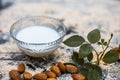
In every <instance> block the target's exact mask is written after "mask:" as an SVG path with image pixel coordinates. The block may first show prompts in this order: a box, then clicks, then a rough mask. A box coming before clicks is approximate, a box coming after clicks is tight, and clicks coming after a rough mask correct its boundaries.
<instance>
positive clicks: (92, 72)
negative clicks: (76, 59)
mask: <svg viewBox="0 0 120 80" xmlns="http://www.w3.org/2000/svg"><path fill="white" fill-rule="evenodd" d="M80 71H81V74H83V75H85V77H86V78H87V79H86V80H100V78H101V76H102V70H101V68H100V67H99V66H97V65H93V64H91V63H85V64H84V65H83V66H82V68H81V69H80ZM90 76H91V77H90Z"/></svg>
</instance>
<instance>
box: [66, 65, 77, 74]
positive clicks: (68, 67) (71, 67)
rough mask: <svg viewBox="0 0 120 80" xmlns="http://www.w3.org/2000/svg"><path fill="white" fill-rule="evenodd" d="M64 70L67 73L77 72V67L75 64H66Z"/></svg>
mask: <svg viewBox="0 0 120 80" xmlns="http://www.w3.org/2000/svg"><path fill="white" fill-rule="evenodd" d="M66 71H67V72H69V73H77V72H78V68H77V67H76V66H73V65H66Z"/></svg>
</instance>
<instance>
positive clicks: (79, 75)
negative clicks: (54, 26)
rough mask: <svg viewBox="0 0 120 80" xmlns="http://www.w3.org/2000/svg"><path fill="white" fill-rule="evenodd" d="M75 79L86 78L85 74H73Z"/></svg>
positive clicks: (82, 79) (83, 79)
mask: <svg viewBox="0 0 120 80" xmlns="http://www.w3.org/2000/svg"><path fill="white" fill-rule="evenodd" d="M72 78H73V80H85V76H84V75H82V74H72Z"/></svg>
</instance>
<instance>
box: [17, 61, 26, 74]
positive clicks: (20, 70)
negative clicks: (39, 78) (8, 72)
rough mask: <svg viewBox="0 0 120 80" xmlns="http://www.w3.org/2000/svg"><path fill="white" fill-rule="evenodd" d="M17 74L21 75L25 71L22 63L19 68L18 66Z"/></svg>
mask: <svg viewBox="0 0 120 80" xmlns="http://www.w3.org/2000/svg"><path fill="white" fill-rule="evenodd" d="M17 69H18V72H19V73H23V72H24V71H25V65H24V64H23V63H21V64H20V65H19V66H18V68H17Z"/></svg>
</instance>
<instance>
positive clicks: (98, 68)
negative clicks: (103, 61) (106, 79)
mask: <svg viewBox="0 0 120 80" xmlns="http://www.w3.org/2000/svg"><path fill="white" fill-rule="evenodd" d="M93 67H94V69H95V70H96V71H98V74H99V76H100V77H101V76H102V70H101V68H100V67H99V66H97V65H93Z"/></svg>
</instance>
